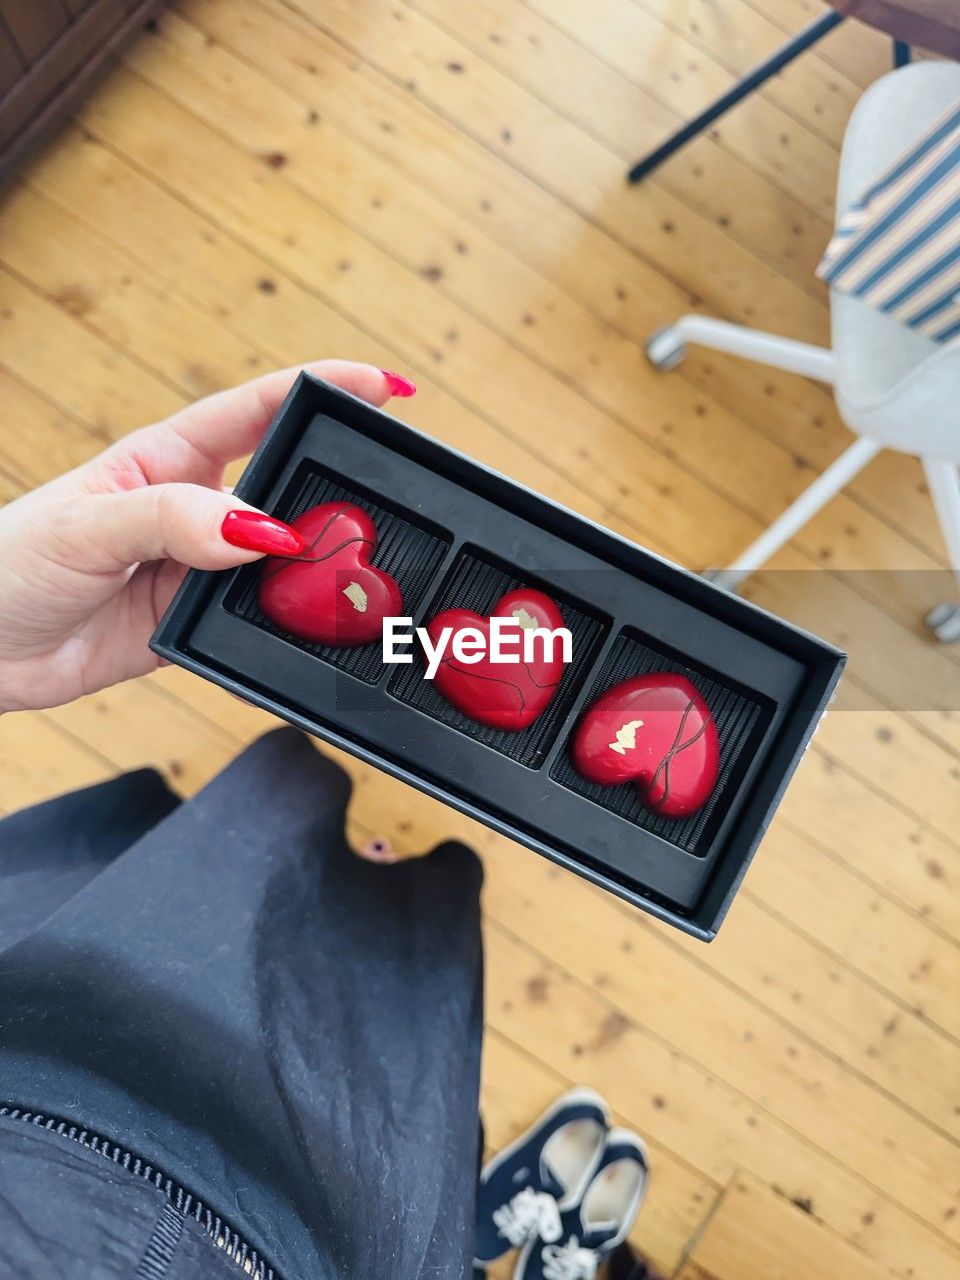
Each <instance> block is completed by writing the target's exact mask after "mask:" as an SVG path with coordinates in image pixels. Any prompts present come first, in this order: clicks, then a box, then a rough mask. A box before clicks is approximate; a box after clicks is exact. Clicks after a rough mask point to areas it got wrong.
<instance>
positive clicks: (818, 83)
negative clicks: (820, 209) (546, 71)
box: [541, 0, 888, 147]
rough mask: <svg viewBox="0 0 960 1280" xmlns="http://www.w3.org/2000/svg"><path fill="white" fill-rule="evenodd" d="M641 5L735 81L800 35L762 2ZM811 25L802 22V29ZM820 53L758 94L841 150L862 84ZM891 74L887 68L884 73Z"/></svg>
mask: <svg viewBox="0 0 960 1280" xmlns="http://www.w3.org/2000/svg"><path fill="white" fill-rule="evenodd" d="M541 2H542V0H541ZM636 2H637V3H638V4H640V6H641V7H642V8H643V9H645V10H646V11H647V12H648V13H649V14H650V15H651V16H652V17H653V18H655V19H656V20H657V21H658V22H660V23H661V24H662V25H664V26H666V27H668V28H669V29H670V30H671V31H677V32H679V33H681V34H682V35H683V36H684V37H685V39H686V40H687V41H688V42H689V45H690V47H691V48H692V49H696V50H699V51H700V52H701V54H702V55H703V56H705V57H707V58H709V59H710V61H711V62H716V63H717V64H718V65H720V66H722V67H724V68H725V69H726V70H727V71H728V72H729V73H730V74H731V77H733V78H735V79H739V78H741V77H742V76H745V75H747V74H748V73H749V72H751V71H752V70H753V69H754V68H755V67H756V66H757V65H758V64H759V63H761V62H763V61H765V60H766V59H767V58H769V57H770V55H771V54H773V53H775V52H776V51H778V50H779V49H781V48H782V47H783V46H784V44H786V43H787V40H788V39H789V38H790V37H791V36H792V35H793V34H795V33H794V32H792V31H791V32H785V31H784V28H783V21H782V17H783V15H782V14H781V20H780V21H779V22H778V21H776V20H774V19H773V18H772V17H771V16H770V15H769V14H767V13H766V12H765V11H764V6H763V4H762V3H761V4H756V3H753V0H729V2H728V3H725V4H724V6H723V8H722V9H718V8H717V7H716V5H714V4H712V3H711V2H710V0H688V3H687V4H685V5H684V6H682V8H678V6H677V5H675V4H673V3H672V0H636ZM807 21H809V19H805V20H803V21H802V22H798V24H797V30H800V29H802V27H803V26H805V25H806V23H807ZM819 52H820V51H819V50H818V48H817V46H816V45H814V46H813V48H812V49H809V50H807V53H806V55H804V56H801V57H799V58H797V59H796V60H795V61H794V62H792V63H790V64H789V65H788V66H787V67H786V68H785V69H784V70H783V71H782V72H781V73H780V74H779V75H777V76H774V77H773V79H772V80H769V81H767V83H766V84H765V85H764V86H763V87H762V88H761V89H760V90H759V91H758V92H759V94H760V96H761V97H763V98H766V99H768V100H769V101H770V102H775V103H776V104H777V106H778V107H780V108H781V109H782V110H783V111H784V112H786V114H787V115H788V116H791V117H792V118H793V119H796V120H799V121H800V122H801V123H803V124H804V125H805V126H806V127H807V128H808V129H810V130H811V131H812V132H813V133H816V134H818V135H819V136H821V137H822V138H824V139H825V140H826V141H827V142H830V143H832V144H833V145H834V146H835V147H836V146H839V143H840V141H841V139H842V137H843V131H844V129H845V128H846V124H847V119H848V118H849V115H850V112H851V111H852V110H853V107H854V105H855V104H856V101H857V98H858V97H859V96H860V89H861V88H862V84H861V83H860V81H859V80H858V79H853V78H850V77H848V76H846V75H845V74H843V73H842V72H839V71H838V70H837V69H835V68H831V67H830V65H829V64H828V63H827V62H825V61H824V59H823V58H821V57H819V56H818V54H819ZM887 69H888V67H887V66H886V65H885V66H883V68H882V71H886V70H887ZM880 74H882V72H880Z"/></svg>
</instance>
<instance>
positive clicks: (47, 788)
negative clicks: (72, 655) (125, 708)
mask: <svg viewBox="0 0 960 1280" xmlns="http://www.w3.org/2000/svg"><path fill="white" fill-rule="evenodd" d="M115 772H116V770H115V769H114V767H113V765H112V764H110V763H109V761H107V760H105V759H104V758H103V757H102V756H98V755H96V754H94V753H93V752H92V751H91V750H90V749H89V748H87V747H84V746H83V745H82V744H79V743H76V742H74V741H73V740H71V739H64V736H63V734H61V733H58V732H57V731H56V729H55V728H54V727H53V726H52V725H50V724H48V723H47V721H46V720H44V718H43V717H42V716H41V715H39V714H37V713H35V712H23V711H21V712H18V713H16V714H14V715H5V716H0V810H2V811H3V812H7V813H9V812H12V811H13V810H15V809H22V808H24V807H25V806H26V805H31V804H39V803H40V801H42V800H48V799H49V798H50V797H51V796H53V795H58V794H60V793H61V792H64V791H72V790H74V789H76V788H77V787H86V786H90V785H91V783H94V782H103V781H104V780H105V779H106V778H109V777H111V776H112V775H113V774H114V773H115Z"/></svg>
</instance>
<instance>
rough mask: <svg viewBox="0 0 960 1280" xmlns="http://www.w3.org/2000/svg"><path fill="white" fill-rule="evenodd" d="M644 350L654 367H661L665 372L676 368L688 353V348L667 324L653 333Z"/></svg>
mask: <svg viewBox="0 0 960 1280" xmlns="http://www.w3.org/2000/svg"><path fill="white" fill-rule="evenodd" d="M644 350H645V351H646V353H647V359H648V360H649V361H650V363H651V364H652V365H653V367H654V368H655V369H660V370H661V371H662V372H663V373H668V372H669V371H670V370H671V369H675V368H676V367H677V365H678V364H679V363H680V361H681V360H682V359H683V357H684V356H685V355H686V354H687V348H686V347H685V346H684V344H683V343H682V342H681V341H680V340H679V339H678V338H676V337H675V336H674V332H673V327H672V326H671V325H667V326H666V328H664V329H658V330H657V331H656V333H654V334H651V335H650V337H649V338H648V339H647V345H646V347H645V348H644Z"/></svg>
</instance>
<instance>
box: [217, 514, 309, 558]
mask: <svg viewBox="0 0 960 1280" xmlns="http://www.w3.org/2000/svg"><path fill="white" fill-rule="evenodd" d="M220 532H221V534H222V535H223V539H224V541H225V542H229V543H230V545H231V546H233V547H242V548H243V549H244V551H265V552H266V553H267V554H268V555H271V556H298V555H300V553H301V552H302V551H303V549H304V547H305V545H306V544H305V542H304V541H303V539H302V538H301V537H300V535H299V533H297V531H296V529H291V528H290V526H289V525H288V524H284V523H283V521H282V520H276V519H274V517H273V516H266V515H264V514H263V512H262V511H228V512H227V514H226V515H225V516H224V518H223V524H222V525H221V526H220Z"/></svg>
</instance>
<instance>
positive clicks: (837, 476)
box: [711, 436, 883, 591]
mask: <svg viewBox="0 0 960 1280" xmlns="http://www.w3.org/2000/svg"><path fill="white" fill-rule="evenodd" d="M882 448H883V446H882V445H881V444H879V443H878V442H877V441H876V440H870V439H868V438H867V437H866V436H862V437H861V438H860V439H859V440H856V441H855V442H854V443H853V444H852V445H850V447H849V449H847V450H846V451H845V452H844V453H841V455H840V457H839V458H837V460H836V461H835V462H832V463H831V464H830V466H829V467H827V469H826V471H824V473H823V475H821V476H818V477H817V479H816V480H814V482H813V484H811V485H810V486H809V487H808V488H806V489H804V491H803V493H801V494H800V496H799V498H797V499H796V501H795V502H793V503H791V505H790V506H789V507H787V509H786V511H784V513H783V515H781V516H778V517H777V519H776V520H774V522H773V524H772V525H770V527H769V528H767V529H765V530H764V531H763V533H761V535H760V537H759V538H757V539H756V541H755V542H752V543H751V544H750V546H749V547H747V549H746V551H744V552H743V554H742V555H740V556H738V558H737V559H736V560H735V561H734V562H733V564H732V565H730V567H729V569H721V570H720V571H719V572H718V573H714V574H712V575H711V577H712V579H713V581H714V582H715V583H717V585H718V586H721V587H725V588H727V590H730V591H732V590H734V589H735V588H736V587H738V586H739V585H740V583H741V582H743V580H744V579H745V578H747V577H749V575H750V574H751V573H754V572H756V570H757V569H759V568H760V566H761V565H762V564H764V563H765V562H766V561H767V560H769V559H770V557H771V556H772V555H773V554H774V553H775V552H777V551H779V550H780V548H781V547H782V546H783V545H784V543H785V542H789V541H790V539H791V538H792V537H793V535H794V534H795V533H796V532H797V531H798V530H799V529H802V528H803V526H804V525H805V524H806V523H807V522H808V521H809V520H811V519H812V518H813V517H814V516H815V515H816V514H817V512H818V511H820V510H821V509H822V508H823V507H825V506H826V505H827V503H828V502H829V501H830V499H831V498H832V497H834V496H835V495H836V494H838V493H839V492H840V490H841V489H843V488H844V487H845V486H846V485H847V484H849V483H850V481H851V480H852V479H853V477H854V476H855V475H856V474H857V472H858V471H862V470H863V468H864V467H865V466H866V465H867V463H868V462H869V461H870V460H871V459H872V458H875V457H876V455H877V454H878V453H879V452H880V450H881V449H882Z"/></svg>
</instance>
